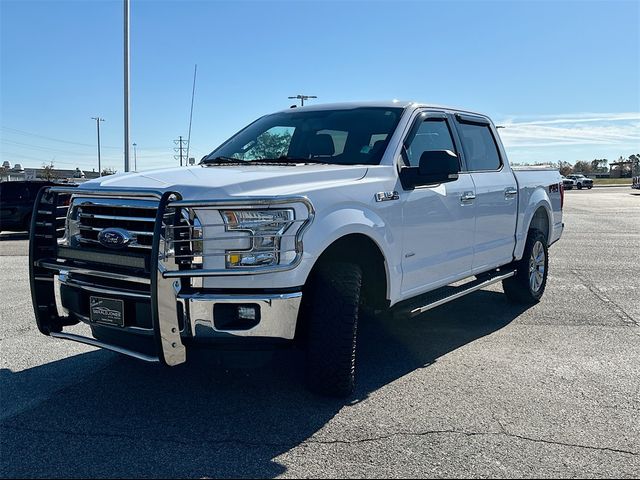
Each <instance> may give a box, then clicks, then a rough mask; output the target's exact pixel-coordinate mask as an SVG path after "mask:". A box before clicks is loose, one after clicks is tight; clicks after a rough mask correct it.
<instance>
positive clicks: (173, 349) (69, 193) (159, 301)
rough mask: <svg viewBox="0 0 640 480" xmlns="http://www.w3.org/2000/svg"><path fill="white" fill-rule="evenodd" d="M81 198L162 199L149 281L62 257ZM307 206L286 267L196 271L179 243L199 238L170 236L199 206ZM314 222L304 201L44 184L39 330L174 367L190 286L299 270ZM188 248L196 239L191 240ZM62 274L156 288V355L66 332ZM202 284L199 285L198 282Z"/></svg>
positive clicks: (35, 223) (35, 261) (180, 354)
mask: <svg viewBox="0 0 640 480" xmlns="http://www.w3.org/2000/svg"><path fill="white" fill-rule="evenodd" d="M74 194H75V195H76V196H78V197H79V196H82V197H93V198H99V197H108V198H122V199H131V198H142V199H153V200H156V201H158V202H159V203H158V208H157V212H156V215H155V224H154V231H153V240H152V246H151V254H150V257H149V262H148V263H149V264H148V272H149V274H148V277H147V278H144V276H135V275H126V274H122V273H118V272H113V271H102V270H101V269H100V268H96V267H94V266H91V265H89V266H87V265H83V264H80V265H78V264H77V263H76V262H74V261H73V260H70V259H68V258H58V244H59V240H60V239H62V238H63V237H64V235H65V221H66V218H67V214H68V210H69V205H72V203H73V198H74ZM284 204H289V205H291V204H303V205H304V206H305V207H306V210H307V217H306V218H305V219H302V220H297V222H302V224H301V225H300V228H298V229H297V232H296V234H295V241H294V247H293V250H292V251H294V252H295V256H294V258H293V260H292V261H291V262H290V263H287V264H285V265H273V266H262V267H254V268H241V269H235V270H221V269H215V270H214V269H204V268H203V267H202V265H201V266H199V268H192V266H191V265H185V262H184V258H185V257H190V256H191V257H195V255H189V254H186V255H185V254H184V249H183V248H182V246H183V245H181V244H180V242H186V240H185V238H186V239H187V240H189V241H190V240H192V230H188V233H187V234H186V235H183V236H181V237H179V238H177V239H176V238H174V235H173V234H172V235H170V236H168V235H167V232H168V231H169V230H170V229H172V230H179V229H181V228H185V227H184V221H183V217H182V215H181V212H182V211H184V209H192V208H217V207H232V208H236V207H240V208H263V209H269V208H272V207H273V206H275V205H284ZM313 217H314V210H313V207H312V206H311V203H310V202H309V201H308V200H307V199H306V198H305V197H271V198H242V199H233V200H231V199H229V200H204V201H191V200H188V201H185V200H182V197H181V195H180V194H179V193H178V192H171V191H169V192H160V191H144V192H140V191H133V190H113V189H100V190H94V191H90V190H85V189H76V188H73V187H70V188H67V187H44V188H42V189H41V190H40V192H39V193H38V196H37V198H36V202H35V205H34V210H33V216H32V221H31V230H30V242H29V279H30V286H31V296H32V302H33V307H34V312H35V317H36V322H37V325H38V329H39V330H40V332H41V333H43V334H44V335H49V336H53V337H56V338H63V339H67V340H72V341H76V342H80V343H85V344H88V345H93V346H98V347H101V348H105V349H108V350H112V351H116V352H119V353H123V354H126V355H129V356H132V357H135V358H138V359H141V360H145V361H149V362H160V363H162V364H165V365H169V366H174V365H178V364H181V363H184V362H185V361H186V348H185V345H184V344H183V342H182V338H181V332H180V327H179V323H178V315H179V313H178V308H179V305H180V303H179V301H178V295H179V294H180V291H181V288H182V286H183V284H184V285H185V286H189V287H192V286H193V285H196V284H197V285H200V286H201V285H202V278H203V277H208V276H224V275H243V274H244V275H247V274H254V275H255V274H263V273H271V272H278V271H285V270H289V269H292V268H295V267H296V266H297V265H298V264H299V263H300V261H301V259H302V234H303V233H304V231H305V230H306V229H307V227H308V226H309V224H310V223H311V221H312V219H313ZM187 243H189V242H187ZM60 272H65V273H67V272H69V273H74V272H78V273H82V274H88V275H93V276H98V277H103V278H108V279H111V280H118V279H122V280H127V281H130V282H139V283H146V284H148V285H149V290H150V299H151V324H152V327H153V338H154V345H155V349H156V355H155V356H152V355H146V354H142V353H140V352H136V351H132V350H128V349H125V348H122V347H119V346H115V345H109V344H106V343H104V342H101V341H98V340H96V339H94V338H90V337H83V336H80V335H75V334H70V333H65V332H63V329H64V327H66V326H71V325H75V324H77V323H79V320H77V319H76V318H74V317H72V316H65V315H60V314H59V313H58V308H57V302H56V295H55V276H56V275H57V274H59V273H60ZM196 280H199V281H198V282H196Z"/></svg>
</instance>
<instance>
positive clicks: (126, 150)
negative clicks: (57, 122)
mask: <svg viewBox="0 0 640 480" xmlns="http://www.w3.org/2000/svg"><path fill="white" fill-rule="evenodd" d="M124 171H125V172H128V171H129V0H124Z"/></svg>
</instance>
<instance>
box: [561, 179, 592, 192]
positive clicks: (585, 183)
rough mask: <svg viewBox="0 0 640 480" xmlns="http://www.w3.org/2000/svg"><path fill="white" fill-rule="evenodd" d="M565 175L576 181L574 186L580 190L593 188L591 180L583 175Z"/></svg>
mask: <svg viewBox="0 0 640 480" xmlns="http://www.w3.org/2000/svg"><path fill="white" fill-rule="evenodd" d="M567 177H568V178H570V179H571V180H573V181H574V182H576V188H577V189H578V190H582V189H583V188H587V189H589V190H591V189H592V188H593V180H592V179H590V178H587V177H585V176H584V175H567Z"/></svg>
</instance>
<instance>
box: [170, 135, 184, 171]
mask: <svg viewBox="0 0 640 480" xmlns="http://www.w3.org/2000/svg"><path fill="white" fill-rule="evenodd" d="M173 143H175V144H176V145H178V147H177V148H174V149H173V150H174V151H175V152H178V155H174V156H173V158H175V159H176V160H178V159H179V160H180V166H182V158H183V157H184V154H183V153H182V151H183V150H185V149H186V148H187V147H186V145H187V142H186V141H185V140H183V139H182V135H180V138H178V140H174V141H173ZM186 162H187V159H186V158H185V165H186Z"/></svg>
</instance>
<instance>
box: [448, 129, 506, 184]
mask: <svg viewBox="0 0 640 480" xmlns="http://www.w3.org/2000/svg"><path fill="white" fill-rule="evenodd" d="M458 130H459V132H460V137H461V139H462V148H463V149H464V154H465V158H466V160H467V168H468V169H469V170H470V171H472V172H473V171H482V170H490V171H495V170H500V167H501V166H502V162H501V161H500V154H499V153H498V147H497V145H496V142H495V140H494V138H493V134H492V133H491V130H490V129H489V126H488V125H479V124H473V123H458Z"/></svg>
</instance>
